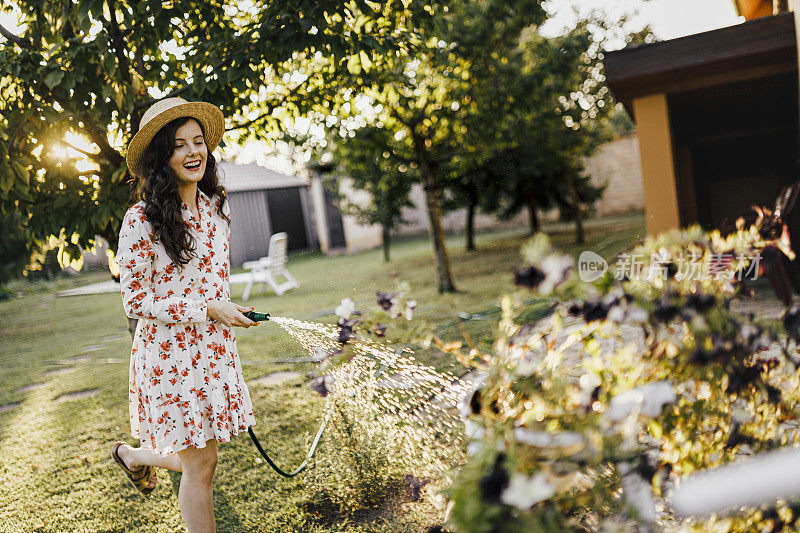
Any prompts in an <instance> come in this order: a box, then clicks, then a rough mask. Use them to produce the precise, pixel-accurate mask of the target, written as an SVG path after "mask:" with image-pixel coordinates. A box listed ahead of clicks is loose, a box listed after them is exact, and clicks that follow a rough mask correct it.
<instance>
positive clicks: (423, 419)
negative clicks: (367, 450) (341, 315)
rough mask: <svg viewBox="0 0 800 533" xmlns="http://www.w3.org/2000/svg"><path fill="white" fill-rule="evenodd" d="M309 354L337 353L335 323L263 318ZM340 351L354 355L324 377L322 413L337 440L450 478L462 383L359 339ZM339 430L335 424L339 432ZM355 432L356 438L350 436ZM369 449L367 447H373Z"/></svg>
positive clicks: (458, 444) (459, 431) (459, 437)
mask: <svg viewBox="0 0 800 533" xmlns="http://www.w3.org/2000/svg"><path fill="white" fill-rule="evenodd" d="M270 320H271V321H272V322H274V323H275V324H277V325H279V326H280V327H281V328H283V329H284V330H285V331H286V332H287V333H288V334H289V335H291V336H292V337H293V338H295V339H297V341H298V342H300V344H301V345H302V346H303V347H304V348H305V349H306V350H308V352H309V353H310V354H312V355H314V354H320V353H321V352H328V353H331V352H335V351H337V350H339V349H341V348H342V344H341V343H340V342H339V340H338V339H339V329H338V327H337V326H336V325H332V324H320V323H314V322H305V321H301V320H295V319H292V318H285V317H270ZM347 346H348V347H349V348H350V350H352V353H353V354H354V355H353V357H352V359H350V361H348V362H346V363H344V364H342V365H341V366H339V367H338V368H336V369H335V370H333V371H332V372H330V373H329V374H328V375H327V376H326V381H325V388H326V389H327V391H328V392H329V395H328V397H327V399H328V402H327V404H326V409H327V410H328V412H330V411H334V412H335V413H336V414H337V415H338V417H339V418H340V424H339V426H342V425H343V424H344V425H345V426H352V428H344V429H345V432H344V437H348V435H349V436H350V437H352V438H353V439H355V438H358V439H361V440H359V442H361V443H362V444H363V442H364V440H363V439H364V438H367V439H369V443H370V444H367V446H370V447H375V446H378V444H375V443H377V442H382V443H383V444H382V446H384V447H387V446H388V447H390V448H391V450H387V453H391V454H392V458H391V459H392V460H393V461H395V462H396V463H397V465H398V466H399V467H401V468H405V469H406V471H411V472H414V473H415V474H417V475H425V476H429V477H441V476H442V475H443V474H444V475H448V473H452V470H453V466H454V465H453V462H454V461H457V457H458V456H459V455H460V450H461V448H462V444H463V440H464V429H463V423H462V422H461V420H460V418H459V407H460V405H461V402H462V401H463V400H464V398H465V396H466V395H467V392H468V390H469V389H470V384H469V383H467V382H466V381H465V380H462V379H460V378H459V377H457V376H455V375H453V374H451V373H448V372H440V371H438V370H436V369H435V368H433V367H432V366H429V365H425V364H421V363H420V362H418V361H416V360H415V359H414V357H413V355H412V352H411V351H410V350H407V349H405V350H399V351H396V350H394V349H393V348H392V347H391V346H387V345H384V344H381V343H379V342H377V341H375V340H372V339H370V338H366V337H364V336H361V335H356V336H354V337H351V338H350V339H349V340H348V341H347ZM339 429H340V430H341V429H342V427H339ZM350 429H352V433H356V432H360V434H359V435H350V434H349V433H348V432H350ZM373 451H374V450H373Z"/></svg>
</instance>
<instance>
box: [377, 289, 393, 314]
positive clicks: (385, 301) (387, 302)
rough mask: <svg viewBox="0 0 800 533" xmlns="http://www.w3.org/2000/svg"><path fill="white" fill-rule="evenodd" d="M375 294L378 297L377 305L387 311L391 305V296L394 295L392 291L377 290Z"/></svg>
mask: <svg viewBox="0 0 800 533" xmlns="http://www.w3.org/2000/svg"><path fill="white" fill-rule="evenodd" d="M376 295H377V297H378V305H379V306H381V307H382V308H383V310H384V311H388V310H389V309H390V308H391V307H392V298H393V297H394V296H395V295H394V293H393V294H388V293H385V292H381V291H378V292H377V293H376Z"/></svg>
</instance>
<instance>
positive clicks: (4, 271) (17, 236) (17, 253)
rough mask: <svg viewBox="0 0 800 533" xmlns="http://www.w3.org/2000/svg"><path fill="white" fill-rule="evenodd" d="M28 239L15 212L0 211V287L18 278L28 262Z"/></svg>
mask: <svg viewBox="0 0 800 533" xmlns="http://www.w3.org/2000/svg"><path fill="white" fill-rule="evenodd" d="M27 242H28V238H27V235H26V234H25V228H24V227H23V225H22V219H21V217H20V216H19V214H18V213H16V212H14V211H10V212H5V213H4V212H2V211H0V286H2V285H4V284H5V283H6V282H7V281H8V280H9V279H11V278H14V277H16V276H18V275H19V274H20V273H21V272H22V269H23V267H24V265H25V263H26V262H27V260H28V257H29V253H28V247H27Z"/></svg>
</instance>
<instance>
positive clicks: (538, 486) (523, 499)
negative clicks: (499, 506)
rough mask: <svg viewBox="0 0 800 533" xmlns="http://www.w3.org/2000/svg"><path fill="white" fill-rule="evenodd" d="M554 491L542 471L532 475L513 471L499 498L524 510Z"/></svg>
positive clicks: (549, 495) (548, 496) (546, 497)
mask: <svg viewBox="0 0 800 533" xmlns="http://www.w3.org/2000/svg"><path fill="white" fill-rule="evenodd" d="M555 492H556V490H555V488H553V486H552V485H550V483H548V482H547V476H546V475H545V474H544V473H543V472H537V473H536V474H534V475H532V476H526V475H523V474H520V473H514V474H512V475H511V479H510V480H509V482H508V486H507V487H506V488H505V490H504V491H503V493H502V494H501V495H500V500H501V501H502V502H503V503H505V504H506V505H513V506H514V507H516V508H517V509H522V510H523V511H524V510H527V509H530V508H531V507H533V506H534V505H536V504H537V503H539V502H541V501H544V500H546V499H548V498H550V497H551V496H553V494H555Z"/></svg>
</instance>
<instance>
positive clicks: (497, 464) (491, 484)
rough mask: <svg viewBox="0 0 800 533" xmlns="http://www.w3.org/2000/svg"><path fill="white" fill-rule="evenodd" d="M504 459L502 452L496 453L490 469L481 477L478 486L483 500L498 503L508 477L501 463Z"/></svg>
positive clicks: (506, 484)
mask: <svg viewBox="0 0 800 533" xmlns="http://www.w3.org/2000/svg"><path fill="white" fill-rule="evenodd" d="M505 460H506V456H505V454H504V453H500V454H497V458H496V459H495V460H494V465H492V469H491V471H489V473H488V474H486V475H484V476H483V477H481V479H480V481H479V482H478V486H479V487H480V490H481V499H482V500H483V501H485V502H491V503H500V495H501V494H503V490H505V488H506V487H507V486H508V482H509V477H508V472H506V469H505V466H503V463H504V462H505Z"/></svg>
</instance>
